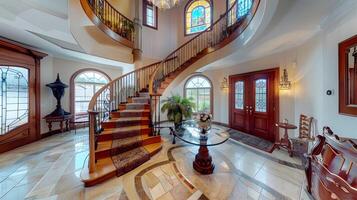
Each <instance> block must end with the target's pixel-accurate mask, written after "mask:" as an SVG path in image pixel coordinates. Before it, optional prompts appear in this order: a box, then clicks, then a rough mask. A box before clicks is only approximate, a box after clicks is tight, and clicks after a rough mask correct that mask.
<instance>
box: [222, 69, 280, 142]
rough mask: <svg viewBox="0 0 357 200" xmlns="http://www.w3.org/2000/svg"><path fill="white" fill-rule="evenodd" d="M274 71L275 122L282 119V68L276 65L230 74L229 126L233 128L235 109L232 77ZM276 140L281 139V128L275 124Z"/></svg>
mask: <svg viewBox="0 0 357 200" xmlns="http://www.w3.org/2000/svg"><path fill="white" fill-rule="evenodd" d="M269 72H270V73H271V72H272V73H274V76H275V79H274V82H273V85H274V88H275V94H273V95H274V104H273V107H274V118H275V120H274V121H275V122H279V120H280V102H279V77H280V76H279V74H280V68H279V67H275V68H271V69H265V70H259V71H253V72H247V73H242V74H235V75H230V76H229V85H230V86H229V92H228V93H229V94H228V110H229V113H228V114H229V115H228V121H229V127H230V128H232V124H233V122H232V114H233V113H232V111H233V105H234V104H233V102H232V95H233V93H232V85H231V84H233V83H232V81H231V80H232V79H234V78H236V77H239V76H250V75H254V74H256V73H269ZM273 134H274V140H275V141H274V142H276V141H279V139H280V138H279V129H278V128H276V127H275V126H274V131H273Z"/></svg>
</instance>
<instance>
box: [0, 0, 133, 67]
mask: <svg viewBox="0 0 357 200" xmlns="http://www.w3.org/2000/svg"><path fill="white" fill-rule="evenodd" d="M67 14H68V0H0V36H1V37H4V38H6V39H10V40H14V41H18V42H21V43H23V44H25V45H27V46H30V47H32V48H33V49H36V50H39V51H45V52H46V53H49V54H50V55H53V56H56V57H62V58H70V59H78V60H82V61H87V62H94V63H98V64H105V65H111V66H116V67H120V68H130V69H131V68H132V67H133V65H132V64H127V63H123V62H118V61H113V60H110V59H105V58H100V57H97V56H93V55H89V54H86V53H84V50H83V49H82V48H81V47H80V45H79V44H78V43H77V42H76V40H75V39H74V38H73V36H72V34H71V32H70V28H69V21H68V20H69V19H68V15H67Z"/></svg>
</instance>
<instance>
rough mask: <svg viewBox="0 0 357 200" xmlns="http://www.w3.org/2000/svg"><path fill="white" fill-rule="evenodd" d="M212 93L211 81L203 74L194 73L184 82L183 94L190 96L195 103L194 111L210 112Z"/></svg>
mask: <svg viewBox="0 0 357 200" xmlns="http://www.w3.org/2000/svg"><path fill="white" fill-rule="evenodd" d="M212 93H213V92H212V83H211V81H210V80H209V79H208V78H207V77H205V76H203V75H194V76H192V77H190V78H189V79H188V80H187V81H186V83H185V87H184V95H185V97H186V98H192V99H193V102H194V103H195V104H196V108H195V109H194V112H205V113H212V111H213V109H212V107H213V101H212V100H213V94H212Z"/></svg>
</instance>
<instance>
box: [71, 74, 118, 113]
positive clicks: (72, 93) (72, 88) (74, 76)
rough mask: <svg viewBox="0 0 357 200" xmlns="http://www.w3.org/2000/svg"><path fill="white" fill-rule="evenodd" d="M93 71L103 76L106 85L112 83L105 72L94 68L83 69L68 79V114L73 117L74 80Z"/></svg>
mask: <svg viewBox="0 0 357 200" xmlns="http://www.w3.org/2000/svg"><path fill="white" fill-rule="evenodd" d="M91 71H94V72H96V73H99V74H102V75H103V76H105V77H106V78H107V79H108V83H109V82H111V81H112V79H111V78H110V77H109V76H108V74H106V73H105V72H103V71H101V70H99V69H95V68H85V69H80V70H78V71H76V72H75V73H74V74H73V75H72V76H71V79H70V93H69V98H70V112H71V113H72V114H73V115H74V114H75V97H76V94H75V89H76V88H75V80H76V78H77V77H78V76H79V75H81V74H83V73H85V72H91Z"/></svg>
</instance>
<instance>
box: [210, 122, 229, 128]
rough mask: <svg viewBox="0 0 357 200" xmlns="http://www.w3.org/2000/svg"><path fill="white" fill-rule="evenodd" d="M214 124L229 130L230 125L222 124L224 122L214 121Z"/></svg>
mask: <svg viewBox="0 0 357 200" xmlns="http://www.w3.org/2000/svg"><path fill="white" fill-rule="evenodd" d="M212 124H216V125H219V126H224V127H226V128H229V125H228V124H226V123H222V122H216V121H213V122H212Z"/></svg>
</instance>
